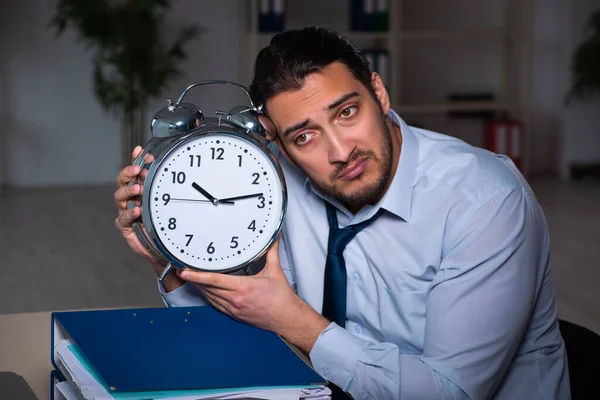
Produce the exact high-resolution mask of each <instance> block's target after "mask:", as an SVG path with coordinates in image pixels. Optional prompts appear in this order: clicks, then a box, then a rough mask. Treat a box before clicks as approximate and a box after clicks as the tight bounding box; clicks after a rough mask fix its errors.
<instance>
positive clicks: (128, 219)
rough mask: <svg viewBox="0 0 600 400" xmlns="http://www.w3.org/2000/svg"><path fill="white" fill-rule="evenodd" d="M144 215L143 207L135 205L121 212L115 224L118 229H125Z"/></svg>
mask: <svg viewBox="0 0 600 400" xmlns="http://www.w3.org/2000/svg"><path fill="white" fill-rule="evenodd" d="M140 215H142V208H141V207H133V208H132V209H130V210H125V211H123V212H121V213H119V216H118V217H117V219H116V220H115V225H116V227H117V229H119V230H121V231H122V230H124V229H129V228H131V226H132V225H133V223H134V222H135V220H136V219H138V218H139V217H140Z"/></svg>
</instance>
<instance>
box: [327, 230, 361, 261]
mask: <svg viewBox="0 0 600 400" xmlns="http://www.w3.org/2000/svg"><path fill="white" fill-rule="evenodd" d="M358 232H360V229H356V227H355V226H352V225H351V226H347V227H345V228H330V229H329V243H328V249H327V250H328V253H329V254H342V253H343V252H344V249H345V248H346V246H347V245H348V243H350V241H351V240H352V239H353V238H354V236H356V234H357V233H358Z"/></svg>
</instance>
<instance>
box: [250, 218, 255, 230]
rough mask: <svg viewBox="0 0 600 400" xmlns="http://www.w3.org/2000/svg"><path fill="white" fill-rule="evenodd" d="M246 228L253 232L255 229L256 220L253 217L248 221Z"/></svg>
mask: <svg viewBox="0 0 600 400" xmlns="http://www.w3.org/2000/svg"><path fill="white" fill-rule="evenodd" d="M248 229H250V230H251V231H252V232H254V231H255V230H256V220H255V219H253V220H252V222H250V225H248Z"/></svg>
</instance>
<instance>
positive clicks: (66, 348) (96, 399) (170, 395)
mask: <svg viewBox="0 0 600 400" xmlns="http://www.w3.org/2000/svg"><path fill="white" fill-rule="evenodd" d="M55 354H56V356H55V362H56V364H57V367H58V368H59V370H60V372H61V373H62V374H63V376H64V377H65V378H66V380H65V381H63V382H59V383H57V384H56V389H57V390H58V392H59V393H60V394H61V395H62V396H63V398H64V399H66V400H113V399H123V400H145V399H161V400H201V399H215V400H216V399H219V400H226V399H248V398H251V399H277V400H297V399H307V400H308V399H310V400H322V399H323V400H324V399H330V398H331V397H330V395H331V391H330V390H329V388H328V387H327V386H321V385H314V386H311V387H304V386H302V387H301V386H298V387H289V386H288V387H265V388H257V387H251V388H250V387H249V388H237V389H209V390H177V391H173V390H171V391H156V392H128V393H112V394H111V391H110V389H109V388H108V387H107V386H106V384H105V383H103V382H102V379H101V378H100V377H99V376H98V374H97V372H96V371H95V370H94V368H93V366H92V365H89V363H88V362H87V361H86V359H85V357H84V356H83V355H82V354H81V352H80V351H79V349H78V348H77V346H76V345H75V344H73V343H72V342H71V340H69V339H63V340H61V341H60V343H59V344H58V346H57V347H56V353H55ZM55 400H60V397H59V398H58V399H56V398H55Z"/></svg>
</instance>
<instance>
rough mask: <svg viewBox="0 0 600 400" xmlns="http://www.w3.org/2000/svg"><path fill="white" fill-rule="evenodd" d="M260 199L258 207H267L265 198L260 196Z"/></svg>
mask: <svg viewBox="0 0 600 400" xmlns="http://www.w3.org/2000/svg"><path fill="white" fill-rule="evenodd" d="M258 201H260V204H259V205H257V206H256V207H258V208H265V198H264V197H263V196H260V197H259V198H258Z"/></svg>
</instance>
